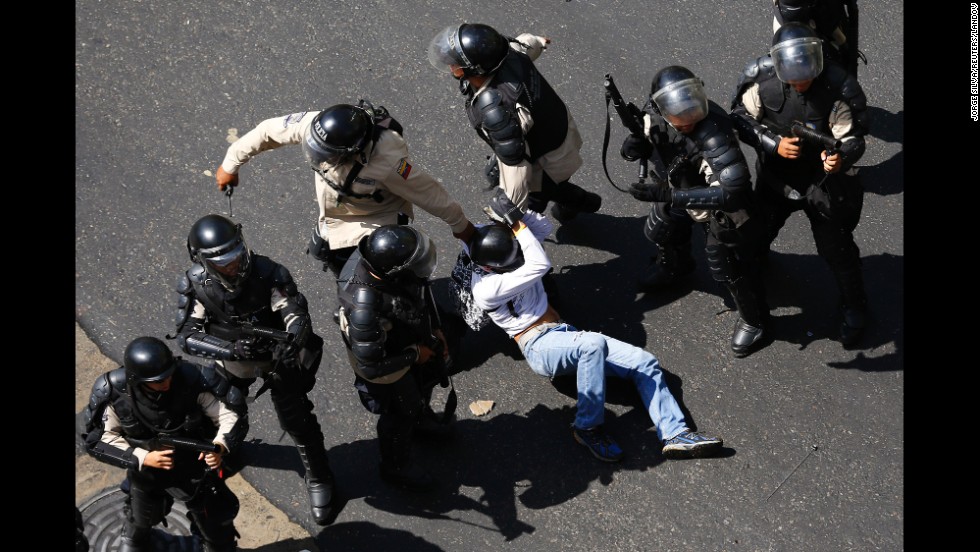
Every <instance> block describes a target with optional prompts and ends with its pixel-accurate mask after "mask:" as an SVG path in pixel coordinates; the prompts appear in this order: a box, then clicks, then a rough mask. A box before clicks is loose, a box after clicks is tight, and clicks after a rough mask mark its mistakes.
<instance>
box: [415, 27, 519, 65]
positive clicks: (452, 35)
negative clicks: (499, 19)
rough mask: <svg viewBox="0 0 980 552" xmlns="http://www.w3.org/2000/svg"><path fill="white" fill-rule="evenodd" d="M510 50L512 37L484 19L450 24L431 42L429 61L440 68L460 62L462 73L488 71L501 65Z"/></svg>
mask: <svg viewBox="0 0 980 552" xmlns="http://www.w3.org/2000/svg"><path fill="white" fill-rule="evenodd" d="M509 50H510V40H509V39H508V38H507V37H505V36H504V35H502V34H500V33H498V32H497V31H496V29H494V28H493V27H491V26H489V25H483V24H481V23H463V24H462V25H454V26H449V27H446V28H445V29H443V30H442V31H440V32H439V34H437V35H436V36H435V37H434V38H433V39H432V41H431V42H430V43H429V63H431V64H432V66H433V67H435V68H436V69H439V70H440V71H445V72H447V73H448V72H451V71H452V69H451V68H450V67H449V66H450V65H458V66H460V68H462V69H463V75H464V76H467V77H470V76H473V75H489V74H490V73H493V72H494V71H496V70H497V68H498V67H500V64H501V63H503V62H504V58H505V57H507V52H508V51H509Z"/></svg>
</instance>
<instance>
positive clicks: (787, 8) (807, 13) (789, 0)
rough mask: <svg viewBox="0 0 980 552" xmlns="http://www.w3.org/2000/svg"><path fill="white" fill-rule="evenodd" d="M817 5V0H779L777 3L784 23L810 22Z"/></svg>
mask: <svg viewBox="0 0 980 552" xmlns="http://www.w3.org/2000/svg"><path fill="white" fill-rule="evenodd" d="M816 6H817V2H816V0H779V1H778V2H777V3H776V9H778V10H779V15H780V16H781V17H782V19H783V23H809V22H810V20H811V19H813V17H814V11H815V10H814V8H816Z"/></svg>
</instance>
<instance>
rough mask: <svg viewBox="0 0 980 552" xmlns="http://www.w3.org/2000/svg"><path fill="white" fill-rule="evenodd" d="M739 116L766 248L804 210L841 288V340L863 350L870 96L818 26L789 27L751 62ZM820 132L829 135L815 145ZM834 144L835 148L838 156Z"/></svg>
mask: <svg viewBox="0 0 980 552" xmlns="http://www.w3.org/2000/svg"><path fill="white" fill-rule="evenodd" d="M732 119H733V121H734V123H735V126H736V128H737V130H738V135H739V138H740V139H741V140H742V141H743V142H745V143H746V144H748V145H750V146H752V147H754V148H755V149H756V151H757V152H758V159H757V161H756V174H757V178H758V182H757V186H756V188H757V191H758V194H757V195H758V199H759V202H760V208H761V209H762V210H763V211H764V212H765V216H766V225H767V228H766V240H765V243H766V244H767V245H771V244H772V242H773V241H774V240H775V239H776V236H777V235H778V233H779V230H780V229H781V228H782V227H783V225H784V224H785V223H786V220H787V219H788V218H789V216H790V215H791V214H792V213H793V212H795V211H799V210H802V211H803V212H804V213H806V216H807V219H808V220H809V221H810V230H811V231H812V233H813V239H814V242H815V243H816V246H817V253H818V254H819V255H820V256H821V257H822V258H823V259H824V261H826V262H827V264H828V266H829V267H830V269H831V271H832V272H833V274H834V278H835V280H836V282H837V288H838V290H839V292H840V305H841V315H842V319H841V324H840V340H841V343H843V344H844V345H845V346H852V345H855V344H856V343H857V342H858V340H859V339H860V337H861V334H862V333H863V332H864V329H865V327H866V326H867V323H868V313H867V297H866V295H865V290H864V279H863V276H862V274H861V255H860V250H859V249H858V246H857V244H856V243H855V242H854V233H853V232H854V229H855V227H856V226H857V223H858V221H859V219H860V217H861V207H862V204H863V198H864V189H863V187H862V185H861V181H860V178H859V177H858V175H857V172H856V170H854V168H853V167H854V164H855V163H856V162H857V161H858V160H859V159H861V156H862V155H864V150H865V141H864V137H865V135H866V134H867V132H868V128H869V115H868V111H867V99H866V98H865V95H864V91H863V90H862V89H861V86H860V85H859V84H858V82H857V80H856V79H855V78H854V77H853V76H852V75H850V74H848V72H847V71H846V70H845V69H844V68H843V67H842V66H841V65H839V64H837V63H836V62H834V61H833V60H830V59H826V58H825V56H824V55H823V45H822V42H821V40H820V38H819V36H817V33H816V32H815V31H814V30H813V29H811V28H810V27H809V26H807V25H803V24H801V23H787V24H786V25H783V26H782V27H781V28H780V29H779V30H778V31H777V32H776V34H775V35H774V36H773V39H772V49H771V50H770V54H769V55H767V56H763V57H761V58H759V59H757V60H754V61H752V62H750V63H749V64H748V65H747V66H746V68H745V70H744V74H743V75H742V78H741V80H740V82H739V84H738V87H737V89H736V93H735V98H734V100H733V103H732ZM797 135H803V136H805V137H806V136H810V137H811V138H808V139H807V140H806V141H804V140H803V139H802V138H800V137H798V136H797ZM814 135H818V136H822V137H823V138H822V140H818V141H813V140H812V136H814ZM828 141H829V142H830V143H835V142H836V144H835V145H834V147H832V148H831V150H833V151H831V150H828V149H827V147H826V143H827V142H828ZM838 146H839V147H838Z"/></svg>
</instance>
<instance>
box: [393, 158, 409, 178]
mask: <svg viewBox="0 0 980 552" xmlns="http://www.w3.org/2000/svg"><path fill="white" fill-rule="evenodd" d="M395 172H396V173H398V175H399V176H401V177H402V178H404V179H405V180H408V175H409V174H411V173H412V165H411V164H409V162H408V159H406V158H404V157H402V158H401V160H400V161H398V166H397V167H396V168H395Z"/></svg>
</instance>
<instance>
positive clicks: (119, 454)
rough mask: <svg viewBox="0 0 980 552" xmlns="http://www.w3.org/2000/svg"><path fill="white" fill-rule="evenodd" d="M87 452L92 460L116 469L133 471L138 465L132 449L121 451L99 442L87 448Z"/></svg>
mask: <svg viewBox="0 0 980 552" xmlns="http://www.w3.org/2000/svg"><path fill="white" fill-rule="evenodd" d="M87 451H88V453H89V455H90V456H91V457H92V458H95V459H96V460H98V461H99V462H105V463H106V464H109V465H110V466H115V467H117V468H123V469H134V470H135V469H138V468H139V465H140V462H139V459H137V458H136V455H135V454H133V449H128V450H125V451H122V450H119V449H118V448H116V447H114V446H112V445H107V444H105V443H103V442H102V441H99V442H97V443H95V444H94V445H92V446H89V447H87Z"/></svg>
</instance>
